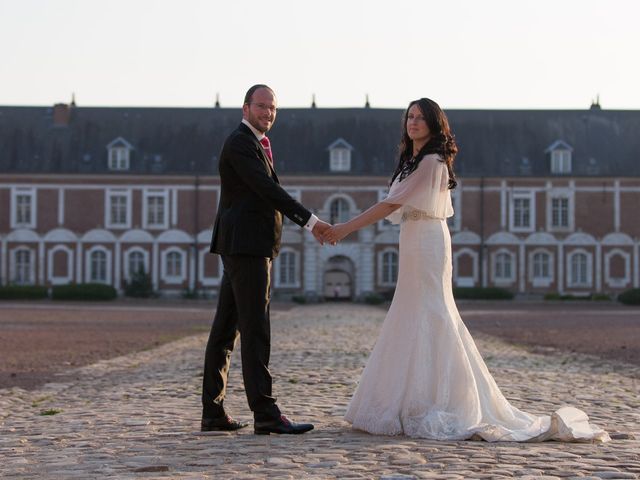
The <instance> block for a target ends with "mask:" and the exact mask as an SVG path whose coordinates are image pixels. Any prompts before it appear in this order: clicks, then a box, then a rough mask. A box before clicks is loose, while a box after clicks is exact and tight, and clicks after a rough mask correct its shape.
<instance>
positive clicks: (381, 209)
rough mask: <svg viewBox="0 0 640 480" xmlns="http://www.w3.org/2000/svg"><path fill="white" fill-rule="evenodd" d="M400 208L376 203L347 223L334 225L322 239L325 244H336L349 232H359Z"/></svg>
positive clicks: (397, 205) (385, 203)
mask: <svg viewBox="0 0 640 480" xmlns="http://www.w3.org/2000/svg"><path fill="white" fill-rule="evenodd" d="M400 207H401V205H400V204H395V203H387V202H384V201H382V202H378V203H376V204H375V205H374V206H372V207H371V208H369V209H367V210H365V211H364V212H362V213H361V214H360V215H358V216H357V217H354V218H352V219H351V220H349V221H348V222H346V223H337V224H335V225H334V226H333V227H331V228H330V229H328V230H327V231H326V232H325V233H324V235H323V238H324V240H325V242H330V243H333V244H335V243H336V242H339V241H340V240H342V239H343V238H344V237H346V236H347V235H349V234H350V233H351V232H355V231H356V230H360V229H361V228H362V227H366V226H367V225H371V224H372V223H375V222H377V221H378V220H382V219H383V218H385V217H386V216H388V215H390V214H391V213H393V212H395V211H396V210H397V209H398V208H400Z"/></svg>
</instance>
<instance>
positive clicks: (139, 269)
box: [127, 250, 147, 279]
mask: <svg viewBox="0 0 640 480" xmlns="http://www.w3.org/2000/svg"><path fill="white" fill-rule="evenodd" d="M127 272H128V278H129V279H130V278H133V276H134V275H136V274H139V273H146V272H147V265H146V259H145V255H144V253H143V252H141V251H140V250H134V251H132V252H130V253H129V259H128V262H127Z"/></svg>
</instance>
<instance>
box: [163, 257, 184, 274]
mask: <svg viewBox="0 0 640 480" xmlns="http://www.w3.org/2000/svg"><path fill="white" fill-rule="evenodd" d="M166 262H167V269H166V274H167V276H168V277H179V276H180V273H181V272H182V255H180V253H179V252H169V253H167V258H166Z"/></svg>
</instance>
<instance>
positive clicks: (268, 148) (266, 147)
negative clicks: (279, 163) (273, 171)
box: [260, 135, 273, 167]
mask: <svg viewBox="0 0 640 480" xmlns="http://www.w3.org/2000/svg"><path fill="white" fill-rule="evenodd" d="M260 143H261V144H262V147H263V148H264V152H265V153H266V154H267V157H269V163H271V166H272V167H273V154H272V153H271V142H270V141H269V137H267V136H266V135H265V136H264V137H262V140H260Z"/></svg>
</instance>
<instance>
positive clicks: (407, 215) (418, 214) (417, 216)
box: [402, 210, 433, 222]
mask: <svg viewBox="0 0 640 480" xmlns="http://www.w3.org/2000/svg"><path fill="white" fill-rule="evenodd" d="M405 220H433V217H430V216H429V215H427V212H423V211H421V210H411V211H410V212H404V213H403V214H402V221H403V222H404V221H405Z"/></svg>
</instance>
